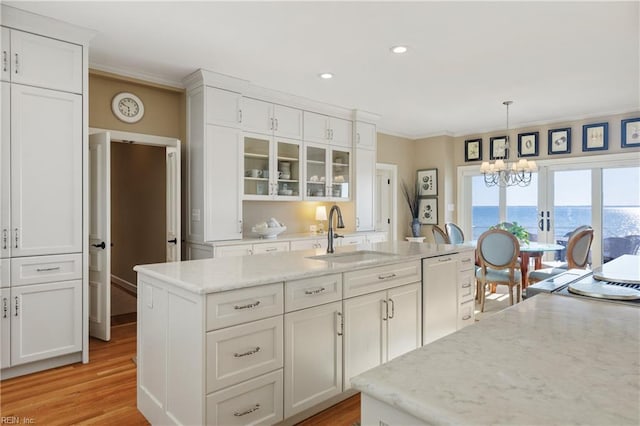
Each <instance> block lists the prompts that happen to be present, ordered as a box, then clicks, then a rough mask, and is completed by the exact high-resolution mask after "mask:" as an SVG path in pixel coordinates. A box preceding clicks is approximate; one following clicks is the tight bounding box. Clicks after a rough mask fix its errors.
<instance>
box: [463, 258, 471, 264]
mask: <svg viewBox="0 0 640 426" xmlns="http://www.w3.org/2000/svg"><path fill="white" fill-rule="evenodd" d="M469 262H471V259H469V258H467V259H462V263H469Z"/></svg>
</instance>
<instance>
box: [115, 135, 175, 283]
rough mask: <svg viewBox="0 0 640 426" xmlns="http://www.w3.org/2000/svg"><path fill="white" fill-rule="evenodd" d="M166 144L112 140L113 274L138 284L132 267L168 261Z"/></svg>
mask: <svg viewBox="0 0 640 426" xmlns="http://www.w3.org/2000/svg"><path fill="white" fill-rule="evenodd" d="M165 155H166V154H165V149H164V148H163V147H156V146H149V145H136V144H125V143H119V142H112V143H111V243H112V244H113V247H112V248H111V273H112V275H115V276H117V277H119V278H122V279H124V280H126V281H128V282H130V283H131V284H135V283H136V273H135V272H134V271H133V267H134V266H135V265H138V264H144V263H158V262H165V261H166V243H165V239H166V166H165Z"/></svg>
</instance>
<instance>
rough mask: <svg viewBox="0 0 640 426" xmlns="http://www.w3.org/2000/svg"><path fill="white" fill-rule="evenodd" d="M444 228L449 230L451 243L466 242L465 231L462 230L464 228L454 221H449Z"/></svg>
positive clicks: (448, 234)
mask: <svg viewBox="0 0 640 426" xmlns="http://www.w3.org/2000/svg"><path fill="white" fill-rule="evenodd" d="M444 229H445V230H446V231H447V236H448V237H449V242H450V243H451V244H462V243H464V232H462V228H460V227H459V226H458V225H456V224H455V223H453V222H448V223H446V224H445V225H444Z"/></svg>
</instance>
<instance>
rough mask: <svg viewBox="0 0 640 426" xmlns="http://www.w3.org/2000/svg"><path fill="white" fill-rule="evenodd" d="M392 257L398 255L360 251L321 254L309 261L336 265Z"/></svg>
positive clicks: (310, 257)
mask: <svg viewBox="0 0 640 426" xmlns="http://www.w3.org/2000/svg"><path fill="white" fill-rule="evenodd" d="M390 257H396V255H395V254H391V253H384V252H381V251H371V250H358V251H350V252H347V253H333V254H321V255H318V256H309V257H308V258H307V259H317V260H324V261H326V262H334V263H351V262H362V261H365V260H378V259H388V258H390Z"/></svg>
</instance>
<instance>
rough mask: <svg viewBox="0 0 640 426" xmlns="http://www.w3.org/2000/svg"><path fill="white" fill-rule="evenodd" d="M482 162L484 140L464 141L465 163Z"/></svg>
mask: <svg viewBox="0 0 640 426" xmlns="http://www.w3.org/2000/svg"><path fill="white" fill-rule="evenodd" d="M480 160H482V139H470V140H467V141H464V161H480Z"/></svg>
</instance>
